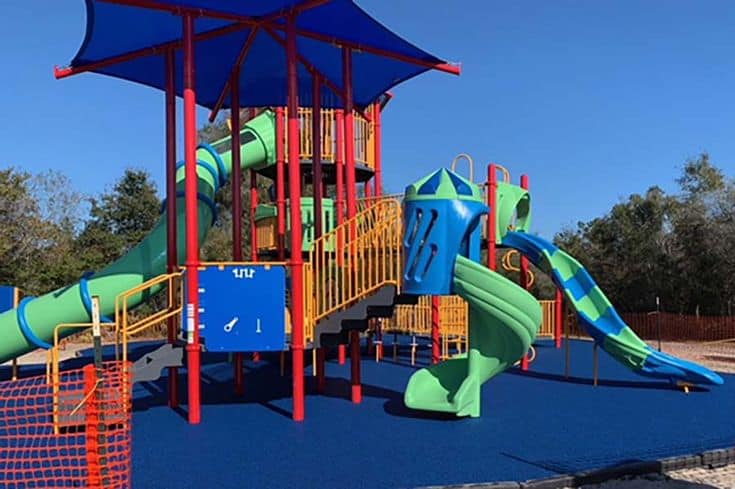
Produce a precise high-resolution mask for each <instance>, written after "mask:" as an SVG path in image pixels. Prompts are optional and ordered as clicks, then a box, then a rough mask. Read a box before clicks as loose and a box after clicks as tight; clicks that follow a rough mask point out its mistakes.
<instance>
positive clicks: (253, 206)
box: [250, 170, 260, 261]
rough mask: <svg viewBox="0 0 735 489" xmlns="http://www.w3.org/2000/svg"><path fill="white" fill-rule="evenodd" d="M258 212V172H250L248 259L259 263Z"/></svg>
mask: <svg viewBox="0 0 735 489" xmlns="http://www.w3.org/2000/svg"><path fill="white" fill-rule="evenodd" d="M257 210H258V172H256V171H255V170H250V258H251V260H252V261H260V257H259V256H258V233H257V224H256V222H255V213H256V212H257Z"/></svg>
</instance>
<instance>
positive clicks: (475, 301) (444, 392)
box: [404, 255, 541, 417]
mask: <svg viewBox="0 0 735 489" xmlns="http://www.w3.org/2000/svg"><path fill="white" fill-rule="evenodd" d="M454 291H455V292H456V293H457V294H459V295H460V296H461V297H462V298H463V299H465V300H466V301H467V302H468V303H469V307H470V309H469V311H470V313H469V336H470V338H472V341H471V342H470V350H469V352H468V353H467V354H463V355H461V356H457V357H455V358H452V359H450V360H447V361H445V362H442V363H439V364H436V365H432V366H430V367H428V368H425V369H421V370H419V371H418V372H416V373H415V374H414V375H413V376H412V377H411V379H410V380H409V383H408V386H407V387H406V392H405V395H404V401H405V403H406V406H408V407H410V408H413V409H422V410H428V411H441V412H448V413H455V414H456V415H457V416H472V417H478V416H479V415H480V386H481V385H482V384H483V383H484V382H486V381H488V380H490V379H491V378H493V377H495V376H496V375H498V374H499V373H501V372H503V371H504V370H505V369H507V368H509V367H512V366H513V364H515V362H517V361H518V360H519V359H520V358H521V357H522V356H523V355H524V354H525V353H526V352H527V351H528V348H529V347H530V346H531V343H532V341H533V340H534V338H535V337H536V334H537V333H538V330H539V327H540V325H541V306H540V305H539V303H538V301H537V300H536V298H535V297H534V296H533V295H531V294H530V293H528V292H527V291H525V290H524V289H522V288H521V287H519V286H518V285H516V284H515V283H513V282H511V281H510V280H508V279H506V278H505V277H503V276H501V275H500V274H498V273H495V272H493V271H491V270H489V269H487V268H486V267H484V266H482V265H480V264H479V263H476V262H473V261H471V260H469V259H467V258H465V257H463V256H459V255H458V256H457V261H456V263H455V266H454Z"/></svg>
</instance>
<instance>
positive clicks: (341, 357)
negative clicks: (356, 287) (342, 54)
mask: <svg viewBox="0 0 735 489" xmlns="http://www.w3.org/2000/svg"><path fill="white" fill-rule="evenodd" d="M334 117H335V125H336V126H337V131H336V132H337V141H336V148H335V149H336V151H337V154H336V155H335V158H334V164H335V165H337V169H336V172H335V173H336V180H337V201H336V204H337V210H336V212H337V226H339V225H341V224H342V223H343V222H344V220H345V163H344V161H345V160H344V154H345V120H344V111H342V110H340V109H338V110H337V111H336V113H335V116H334ZM341 237H342V234H339V236H338V237H337V238H338V239H339V238H341ZM343 245H344V243H337V249H339V250H341V249H342V246H343ZM341 256H342V255H341V254H340V255H339V257H341ZM337 361H338V362H339V364H340V365H344V364H345V362H347V348H346V347H345V345H339V346H338V347H337Z"/></svg>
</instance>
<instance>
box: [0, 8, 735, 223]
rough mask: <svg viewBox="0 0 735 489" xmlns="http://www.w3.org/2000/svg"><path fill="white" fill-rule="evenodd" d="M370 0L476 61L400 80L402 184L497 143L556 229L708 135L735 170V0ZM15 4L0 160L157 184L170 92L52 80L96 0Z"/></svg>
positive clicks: (397, 129) (392, 113)
mask: <svg viewBox="0 0 735 489" xmlns="http://www.w3.org/2000/svg"><path fill="white" fill-rule="evenodd" d="M359 3H360V5H361V6H363V7H364V8H365V9H366V10H368V11H369V12H370V13H372V14H373V15H375V16H376V17H377V18H378V19H380V20H381V21H382V22H384V23H385V24H386V25H387V26H388V27H390V28H392V29H394V30H396V31H397V32H399V33H400V34H402V35H403V36H404V37H406V38H408V39H409V40H411V41H413V42H415V43H416V44H418V45H419V46H421V47H423V48H425V49H427V50H429V51H431V52H433V53H435V54H437V55H439V56H441V57H445V58H447V59H449V60H452V61H461V62H462V64H463V74H462V76H461V77H459V78H457V77H452V76H450V75H445V74H439V73H429V74H426V75H423V76H421V77H419V78H416V79H414V80H411V81H409V82H407V83H405V84H404V85H403V86H401V87H399V88H398V89H397V90H395V94H396V98H395V99H394V101H393V102H392V103H391V105H390V107H389V109H388V110H387V112H386V115H385V133H384V141H385V143H384V156H385V163H386V165H387V170H386V186H387V187H388V188H389V189H390V190H394V191H400V190H402V189H403V187H404V186H405V185H406V184H408V183H410V182H412V181H413V180H414V179H416V178H418V177H421V176H423V175H424V174H426V173H428V172H429V171H431V170H433V169H435V168H437V167H439V166H443V165H448V164H449V162H450V161H451V159H452V157H453V156H454V155H455V154H456V153H458V152H468V153H470V154H471V155H472V156H473V157H474V158H475V159H476V161H477V163H478V164H477V166H478V168H477V170H478V172H484V168H483V167H484V165H485V164H486V163H487V162H488V161H490V160H494V161H497V162H501V163H503V164H505V165H506V166H508V167H509V168H510V169H511V171H512V172H513V173H514V175H516V176H517V175H519V174H520V173H521V172H527V173H528V174H530V176H531V186H532V190H533V192H532V195H533V199H534V222H535V224H534V228H535V230H536V231H538V232H539V233H540V234H542V235H544V236H547V237H550V236H552V235H553V233H554V232H556V231H557V230H559V229H560V228H561V227H562V226H564V225H567V224H573V223H575V222H577V221H578V220H586V219H590V218H592V217H595V216H598V215H600V214H602V213H604V212H605V211H606V210H607V209H609V207H610V206H611V205H612V204H614V203H615V202H617V201H619V200H620V199H621V198H624V197H626V196H627V195H629V194H631V193H634V192H641V191H644V190H645V189H646V188H647V187H648V186H650V185H653V184H658V185H661V186H662V187H664V188H665V189H669V190H671V189H673V188H674V181H673V180H674V178H675V176H676V174H677V172H678V168H680V166H681V163H682V162H683V161H684V160H685V159H686V158H688V157H692V156H695V155H696V154H698V153H699V152H700V151H704V150H706V151H708V152H710V154H711V155H712V157H713V159H714V162H715V163H716V164H718V165H720V166H721V167H722V168H724V169H725V170H726V171H727V172H728V173H729V174H730V175H733V174H735V138H734V137H733V136H735V115H734V114H735V90H734V87H735V3H734V2H732V1H731V0H706V1H705V0H702V1H691V0H666V1H663V0H648V1H641V0H616V1H607V2H599V1H598V2H590V1H586V0H576V1H571V0H535V1H517V2H507V1H495V0H464V1H457V2H447V1H437V0H433V1H428V0H427V1H418V0H391V1H390V2H385V1H381V0H365V1H362V2H359ZM457 5H461V6H462V9H461V10H460V9H458V8H457V7H456V6H457ZM3 17H4V20H2V31H3V43H0V59H2V60H3V67H4V75H3V83H2V90H1V91H0V106H1V107H2V110H0V121H1V122H0V127H2V142H3V151H2V153H1V154H0V167H6V166H10V165H13V166H16V167H20V168H24V169H39V170H40V169H46V168H52V169H55V170H60V171H62V172H64V173H65V174H67V175H68V176H69V177H70V178H71V180H72V182H73V183H74V185H75V186H76V188H77V189H78V190H80V191H83V192H91V193H94V192H99V191H101V190H103V189H105V188H106V187H109V186H110V185H111V184H112V182H114V180H115V179H116V178H117V177H118V176H119V175H120V174H121V173H122V171H123V169H124V168H125V167H126V166H135V167H138V168H144V169H146V170H148V171H150V173H151V174H152V175H153V176H154V178H155V179H156V181H157V182H158V183H159V185H160V183H161V182H162V180H163V154H164V153H163V135H164V129H163V95H162V94H161V93H159V92H156V91H153V90H151V89H148V88H144V87H139V86H136V85H133V84H130V83H127V82H122V81H119V80H116V79H112V78H105V77H103V76H99V75H92V74H88V75H82V76H78V77H74V78H72V79H68V80H63V81H55V80H54V79H53V76H52V67H53V65H54V64H65V63H66V62H68V61H69V60H70V59H71V57H72V56H73V55H74V53H75V52H76V50H77V48H78V46H79V44H80V42H81V39H82V36H83V33H84V25H85V18H84V1H83V0H34V1H20V0H11V1H9V2H5V5H3ZM202 114H204V112H202ZM200 121H202V122H203V118H200Z"/></svg>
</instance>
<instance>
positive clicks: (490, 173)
mask: <svg viewBox="0 0 735 489" xmlns="http://www.w3.org/2000/svg"><path fill="white" fill-rule="evenodd" d="M497 195H498V169H497V167H496V166H495V163H490V164H489V165H488V166H487V206H488V207H489V208H490V213H489V214H488V216H487V267H488V268H489V269H490V270H493V271H495V269H496V268H497V249H496V247H495V241H496V232H497V227H498V225H497V209H495V203H496V201H497Z"/></svg>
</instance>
